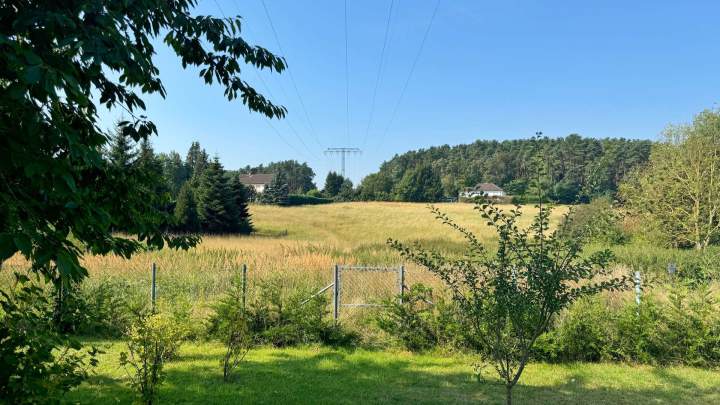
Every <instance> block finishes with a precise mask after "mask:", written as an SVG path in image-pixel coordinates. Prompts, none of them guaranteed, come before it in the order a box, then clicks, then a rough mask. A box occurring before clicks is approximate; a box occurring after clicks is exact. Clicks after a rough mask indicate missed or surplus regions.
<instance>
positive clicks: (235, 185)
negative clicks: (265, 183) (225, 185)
mask: <svg viewBox="0 0 720 405" xmlns="http://www.w3.org/2000/svg"><path fill="white" fill-rule="evenodd" d="M230 188H231V192H232V197H233V200H234V202H235V209H236V212H237V214H236V215H237V220H236V224H237V229H236V232H239V233H243V234H249V233H251V232H252V231H253V225H252V219H251V218H250V210H249V208H248V200H249V192H248V188H247V187H245V186H244V185H243V184H242V183H241V182H240V179H239V178H238V177H237V176H235V177H233V180H232V182H231V183H230Z"/></svg>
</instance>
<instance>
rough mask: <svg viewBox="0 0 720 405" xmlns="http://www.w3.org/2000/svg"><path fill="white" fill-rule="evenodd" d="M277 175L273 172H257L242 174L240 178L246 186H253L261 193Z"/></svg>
mask: <svg viewBox="0 0 720 405" xmlns="http://www.w3.org/2000/svg"><path fill="white" fill-rule="evenodd" d="M274 177H275V175H274V174H272V173H255V174H241V175H240V176H239V177H238V178H239V179H240V183H242V184H243V185H244V186H246V187H252V188H254V189H255V192H256V193H258V194H260V193H262V192H263V191H265V188H266V187H267V186H268V185H269V184H270V182H271V181H272V180H273V178H274Z"/></svg>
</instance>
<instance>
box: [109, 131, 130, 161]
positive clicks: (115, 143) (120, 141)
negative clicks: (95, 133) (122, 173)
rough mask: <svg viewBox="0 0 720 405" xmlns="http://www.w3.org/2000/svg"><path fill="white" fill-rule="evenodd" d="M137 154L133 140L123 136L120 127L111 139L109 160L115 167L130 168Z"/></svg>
mask: <svg viewBox="0 0 720 405" xmlns="http://www.w3.org/2000/svg"><path fill="white" fill-rule="evenodd" d="M135 156H136V152H135V148H134V145H133V142H132V140H131V139H130V138H129V137H128V136H127V135H123V133H122V131H121V130H120V128H119V127H117V128H116V129H115V133H114V134H113V135H112V136H111V137H110V145H109V148H108V152H107V158H108V161H110V163H111V164H112V165H113V166H115V167H121V168H126V167H129V166H130V165H131V164H132V163H133V162H134V160H135Z"/></svg>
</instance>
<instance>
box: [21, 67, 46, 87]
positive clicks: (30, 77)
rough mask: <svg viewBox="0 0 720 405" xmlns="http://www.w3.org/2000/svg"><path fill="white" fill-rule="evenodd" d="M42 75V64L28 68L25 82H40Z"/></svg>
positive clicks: (24, 76)
mask: <svg viewBox="0 0 720 405" xmlns="http://www.w3.org/2000/svg"><path fill="white" fill-rule="evenodd" d="M42 75H43V71H42V68H41V67H40V65H36V66H30V67H28V68H26V69H25V74H24V75H23V78H24V79H25V83H27V84H37V83H38V82H40V79H41V78H42Z"/></svg>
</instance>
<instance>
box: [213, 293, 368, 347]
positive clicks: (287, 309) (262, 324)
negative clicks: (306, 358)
mask: <svg viewBox="0 0 720 405" xmlns="http://www.w3.org/2000/svg"><path fill="white" fill-rule="evenodd" d="M256 286H257V291H256V294H252V295H254V296H255V299H253V300H252V301H250V300H249V301H248V305H247V307H246V308H245V310H244V317H245V319H244V322H245V323H246V324H247V327H248V330H249V333H250V334H251V335H252V341H253V344H255V343H257V344H269V345H272V346H275V347H286V346H293V345H298V344H307V343H321V344H327V345H332V346H353V345H355V344H356V343H357V342H358V340H359V336H358V335H357V334H356V333H353V332H350V331H347V330H345V329H344V328H343V327H342V326H340V325H335V324H334V323H333V322H332V321H331V320H329V319H328V309H327V308H328V299H327V297H326V296H322V295H319V296H313V294H314V292H315V291H317V289H316V288H307V287H306V288H303V287H300V288H294V289H293V290H292V291H289V290H288V289H287V288H286V287H285V286H284V285H283V281H282V280H281V279H271V280H267V281H263V282H260V283H258V284H257V285H256ZM235 317H236V313H235V312H233V311H231V310H230V309H229V307H227V308H222V309H221V308H216V311H215V313H214V314H213V315H212V316H211V317H210V319H209V320H208V327H207V335H208V337H210V338H214V339H225V338H226V337H227V335H226V334H225V333H224V332H223V331H224V330H225V331H226V329H224V328H226V326H224V325H229V324H231V323H232V322H233V319H234V318H235Z"/></svg>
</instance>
